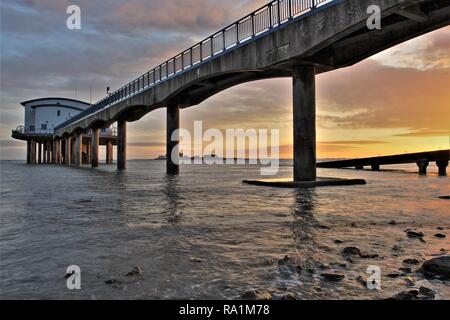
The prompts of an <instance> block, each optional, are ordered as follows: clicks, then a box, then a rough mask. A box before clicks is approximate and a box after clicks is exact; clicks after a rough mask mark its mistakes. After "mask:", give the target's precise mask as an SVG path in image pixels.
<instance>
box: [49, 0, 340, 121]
mask: <svg viewBox="0 0 450 320" xmlns="http://www.w3.org/2000/svg"><path fill="white" fill-rule="evenodd" d="M334 1H336V0H275V1H272V2H270V3H268V4H267V5H265V6H263V7H261V8H259V9H258V10H256V11H254V12H252V13H250V14H249V15H247V16H245V17H244V18H242V19H240V20H238V21H236V22H234V23H233V24H231V25H229V26H228V27H226V28H224V29H222V30H220V31H219V32H217V33H215V34H213V35H212V36H210V37H208V38H206V39H205V40H203V41H200V42H199V43H197V44H195V45H194V46H192V47H190V48H189V49H187V50H185V51H183V52H181V53H179V54H178V55H176V56H175V57H173V58H171V59H169V60H167V61H166V62H164V63H162V64H161V65H159V66H157V67H156V68H154V69H152V70H150V71H149V72H147V73H145V74H144V75H142V76H140V77H139V78H137V79H135V80H133V81H131V82H130V83H128V84H126V85H125V86H123V87H122V88H120V89H118V90H116V91H114V92H113V93H112V94H110V95H108V96H107V97H105V98H103V99H101V100H100V101H98V102H97V103H95V104H94V105H92V107H90V108H89V109H87V110H85V111H83V112H81V113H80V114H78V115H76V116H75V117H73V118H71V119H70V120H68V121H66V122H64V123H62V124H61V125H59V126H58V127H56V128H55V130H59V129H61V128H64V127H66V126H68V125H70V124H71V123H74V122H76V121H78V120H81V119H83V118H85V117H86V116H88V115H90V114H93V113H96V112H97V111H100V110H103V109H104V108H107V107H109V106H111V105H113V104H115V103H117V102H120V101H122V100H124V99H127V98H129V97H131V96H134V95H136V94H138V93H140V92H142V91H144V90H147V89H148V88H151V87H154V86H156V85H158V84H160V83H161V82H163V81H165V80H167V79H170V78H172V77H174V76H178V75H179V74H181V73H183V72H185V71H188V70H190V69H191V68H194V67H196V66H197V65H199V64H200V63H202V62H204V61H208V60H210V59H213V58H215V57H216V56H217V55H219V54H222V53H223V52H227V51H229V50H232V49H234V47H236V46H237V45H239V44H241V43H245V42H247V41H249V40H250V39H253V38H254V37H257V36H259V35H260V34H263V33H265V32H267V31H269V30H271V29H272V28H275V27H278V26H281V25H283V24H284V23H286V22H288V21H289V20H291V19H293V18H296V17H299V16H302V15H304V14H306V13H308V12H311V11H312V10H314V9H315V8H317V7H319V6H322V5H324V4H326V3H330V2H334Z"/></svg>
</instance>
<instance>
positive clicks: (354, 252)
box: [342, 247, 361, 256]
mask: <svg viewBox="0 0 450 320" xmlns="http://www.w3.org/2000/svg"><path fill="white" fill-rule="evenodd" d="M342 253H343V254H345V255H349V256H361V250H359V249H358V248H357V247H346V248H344V249H343V250H342Z"/></svg>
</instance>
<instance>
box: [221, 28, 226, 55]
mask: <svg viewBox="0 0 450 320" xmlns="http://www.w3.org/2000/svg"><path fill="white" fill-rule="evenodd" d="M222 38H223V51H225V48H226V47H227V42H226V40H225V30H222Z"/></svg>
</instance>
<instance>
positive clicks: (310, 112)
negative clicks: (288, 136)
mask: <svg viewBox="0 0 450 320" xmlns="http://www.w3.org/2000/svg"><path fill="white" fill-rule="evenodd" d="M292 77H293V92H294V97H293V98H294V99H293V100H294V101H293V109H294V110H293V116H294V117H293V118H294V181H315V180H316V178H317V173H316V166H317V160H316V81H315V80H316V79H315V78H316V68H315V67H314V66H312V65H302V66H300V67H298V68H297V69H295V70H294V71H293V72H292Z"/></svg>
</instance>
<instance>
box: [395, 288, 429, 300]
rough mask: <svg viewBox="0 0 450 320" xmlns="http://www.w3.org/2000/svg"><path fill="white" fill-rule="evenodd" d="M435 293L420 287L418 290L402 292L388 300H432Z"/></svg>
mask: <svg viewBox="0 0 450 320" xmlns="http://www.w3.org/2000/svg"><path fill="white" fill-rule="evenodd" d="M434 298H435V292H434V291H433V290H431V289H428V288H425V287H420V288H419V290H417V289H413V290H409V291H402V292H400V293H397V294H396V295H395V296H393V297H391V298H389V299H388V300H433V299H434Z"/></svg>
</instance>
